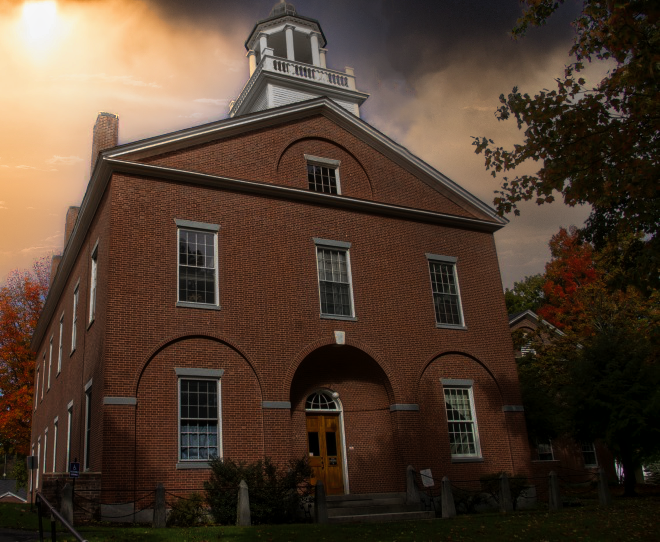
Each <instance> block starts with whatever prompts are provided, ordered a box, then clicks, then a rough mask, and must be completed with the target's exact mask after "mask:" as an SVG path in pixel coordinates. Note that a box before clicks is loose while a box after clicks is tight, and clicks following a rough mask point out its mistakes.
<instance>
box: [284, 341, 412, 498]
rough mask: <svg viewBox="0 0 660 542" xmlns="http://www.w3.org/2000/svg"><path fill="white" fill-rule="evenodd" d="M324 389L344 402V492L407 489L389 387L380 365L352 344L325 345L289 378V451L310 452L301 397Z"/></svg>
mask: <svg viewBox="0 0 660 542" xmlns="http://www.w3.org/2000/svg"><path fill="white" fill-rule="evenodd" d="M319 389H324V390H329V391H332V392H336V393H337V394H338V396H339V399H340V401H341V406H342V419H341V422H342V428H341V431H342V434H341V443H342V447H343V449H342V453H343V454H345V455H344V457H345V459H346V460H345V469H346V471H345V480H346V484H345V488H344V489H345V492H350V493H374V492H387V491H404V490H405V466H404V465H403V462H402V461H401V454H400V452H399V444H398V441H397V438H396V430H395V425H394V423H393V420H392V414H391V413H390V405H391V404H392V403H393V397H394V394H393V391H392V386H391V385H390V382H389V379H388V378H387V375H386V374H385V372H384V371H383V370H382V369H381V367H380V365H378V363H376V361H375V360H374V359H373V358H372V357H371V356H369V355H368V354H367V353H366V352H364V351H362V350H360V349H358V348H355V347H352V346H342V347H336V346H323V347H320V348H318V349H316V350H314V351H313V352H311V353H310V354H309V355H308V356H307V357H306V358H305V359H304V360H303V362H302V363H301V364H300V365H299V366H298V369H297V371H296V373H295V375H294V378H293V381H292V383H291V391H290V398H291V433H292V435H291V437H292V438H291V442H292V455H293V456H294V457H300V456H302V455H307V454H309V444H308V437H307V417H308V416H310V415H314V414H311V413H308V412H306V410H305V401H306V399H307V397H309V395H310V394H311V393H313V392H314V391H316V390H319Z"/></svg>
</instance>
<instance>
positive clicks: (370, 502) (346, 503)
mask: <svg viewBox="0 0 660 542" xmlns="http://www.w3.org/2000/svg"><path fill="white" fill-rule="evenodd" d="M326 502H327V503H328V510H330V509H333V508H336V509H341V508H359V507H362V506H369V507H371V506H396V505H405V504H406V500H405V499H403V498H401V497H389V498H386V497H380V498H378V499H355V500H343V501H326Z"/></svg>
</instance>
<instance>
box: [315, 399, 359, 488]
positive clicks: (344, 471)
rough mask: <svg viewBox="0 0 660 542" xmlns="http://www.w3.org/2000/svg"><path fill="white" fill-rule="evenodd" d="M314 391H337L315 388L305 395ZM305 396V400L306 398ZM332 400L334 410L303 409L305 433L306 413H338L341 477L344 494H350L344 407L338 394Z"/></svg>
mask: <svg viewBox="0 0 660 542" xmlns="http://www.w3.org/2000/svg"><path fill="white" fill-rule="evenodd" d="M314 393H325V394H327V395H330V396H331V397H332V395H333V394H334V393H337V392H336V391H334V390H331V389H329V388H315V389H314V390H312V391H311V392H310V393H308V394H307V397H309V396H310V395H313V394H314ZM307 397H306V398H305V400H306V399H307ZM332 399H333V401H334V402H335V404H336V405H337V409H336V410H320V409H319V410H316V409H307V408H306V409H305V435H307V416H308V415H312V416H313V415H315V414H316V415H318V414H321V415H324V414H339V432H340V433H341V438H340V439H339V445H340V446H341V471H342V478H343V480H344V495H349V494H350V487H349V485H348V458H347V456H346V430H345V428H344V407H343V405H342V402H341V399H340V398H339V394H337V397H332Z"/></svg>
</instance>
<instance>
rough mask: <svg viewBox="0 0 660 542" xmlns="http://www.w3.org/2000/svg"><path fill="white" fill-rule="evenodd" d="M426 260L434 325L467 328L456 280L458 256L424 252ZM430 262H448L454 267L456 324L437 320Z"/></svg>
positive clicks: (459, 288) (458, 283)
mask: <svg viewBox="0 0 660 542" xmlns="http://www.w3.org/2000/svg"><path fill="white" fill-rule="evenodd" d="M426 260H427V262H428V264H427V269H428V273H429V283H430V284H431V300H432V301H433V318H434V319H435V327H437V328H443V329H467V326H466V325H465V314H464V313H463V299H462V297H461V285H460V281H459V280H458V258H456V257H455V256H442V255H440V254H430V253H427V254H426ZM431 263H440V264H448V265H452V266H453V267H454V280H455V281H456V295H457V297H458V316H459V319H460V323H458V324H443V323H440V322H438V319H437V317H436V314H435V297H434V294H433V278H432V275H431Z"/></svg>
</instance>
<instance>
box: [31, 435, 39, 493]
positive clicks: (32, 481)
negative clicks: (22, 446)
mask: <svg viewBox="0 0 660 542" xmlns="http://www.w3.org/2000/svg"><path fill="white" fill-rule="evenodd" d="M30 450H31V451H30V455H31V456H32V459H31V460H30V461H33V460H34V443H33V444H32V448H30ZM38 470H39V469H37V471H38ZM33 476H34V470H33V469H30V493H32V488H33V485H34V480H33Z"/></svg>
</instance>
